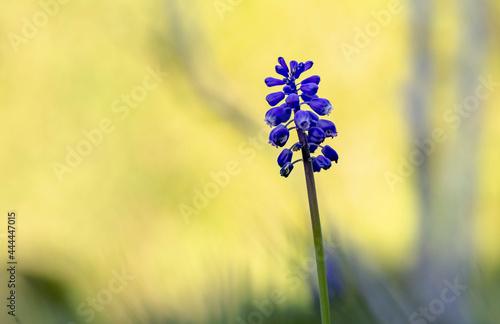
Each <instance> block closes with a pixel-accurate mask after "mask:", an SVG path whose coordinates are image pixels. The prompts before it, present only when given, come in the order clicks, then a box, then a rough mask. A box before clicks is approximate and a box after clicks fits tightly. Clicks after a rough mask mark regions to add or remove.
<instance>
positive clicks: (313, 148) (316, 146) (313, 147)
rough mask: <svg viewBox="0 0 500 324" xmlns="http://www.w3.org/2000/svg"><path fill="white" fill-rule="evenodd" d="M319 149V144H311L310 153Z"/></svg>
mask: <svg viewBox="0 0 500 324" xmlns="http://www.w3.org/2000/svg"><path fill="white" fill-rule="evenodd" d="M317 149H318V145H314V144H309V153H314V152H316V150H317Z"/></svg>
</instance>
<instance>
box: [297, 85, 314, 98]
mask: <svg viewBox="0 0 500 324" xmlns="http://www.w3.org/2000/svg"><path fill="white" fill-rule="evenodd" d="M300 90H301V91H302V92H303V93H305V94H306V95H308V96H314V95H315V94H316V92H318V85H317V84H316V83H305V84H304V83H302V85H301V86H300Z"/></svg>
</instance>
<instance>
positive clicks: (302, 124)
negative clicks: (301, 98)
mask: <svg viewBox="0 0 500 324" xmlns="http://www.w3.org/2000/svg"><path fill="white" fill-rule="evenodd" d="M293 121H294V122H295V126H297V128H300V129H302V130H303V131H306V130H308V129H309V128H310V127H311V115H310V114H309V113H308V112H307V111H305V110H299V111H297V112H296V113H295V116H294V117H293Z"/></svg>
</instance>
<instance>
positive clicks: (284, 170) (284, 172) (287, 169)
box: [280, 162, 293, 178]
mask: <svg viewBox="0 0 500 324" xmlns="http://www.w3.org/2000/svg"><path fill="white" fill-rule="evenodd" d="M292 170H293V164H292V163H290V162H288V163H286V164H285V165H284V166H283V167H282V168H281V170H280V174H281V176H282V177H285V178H287V177H288V176H289V175H290V173H291V172H292Z"/></svg>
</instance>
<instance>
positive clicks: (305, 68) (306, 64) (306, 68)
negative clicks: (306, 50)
mask: <svg viewBox="0 0 500 324" xmlns="http://www.w3.org/2000/svg"><path fill="white" fill-rule="evenodd" d="M313 64H314V63H313V62H312V61H307V62H306V63H304V72H306V71H307V70H309V69H310V68H312V66H313Z"/></svg>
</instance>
